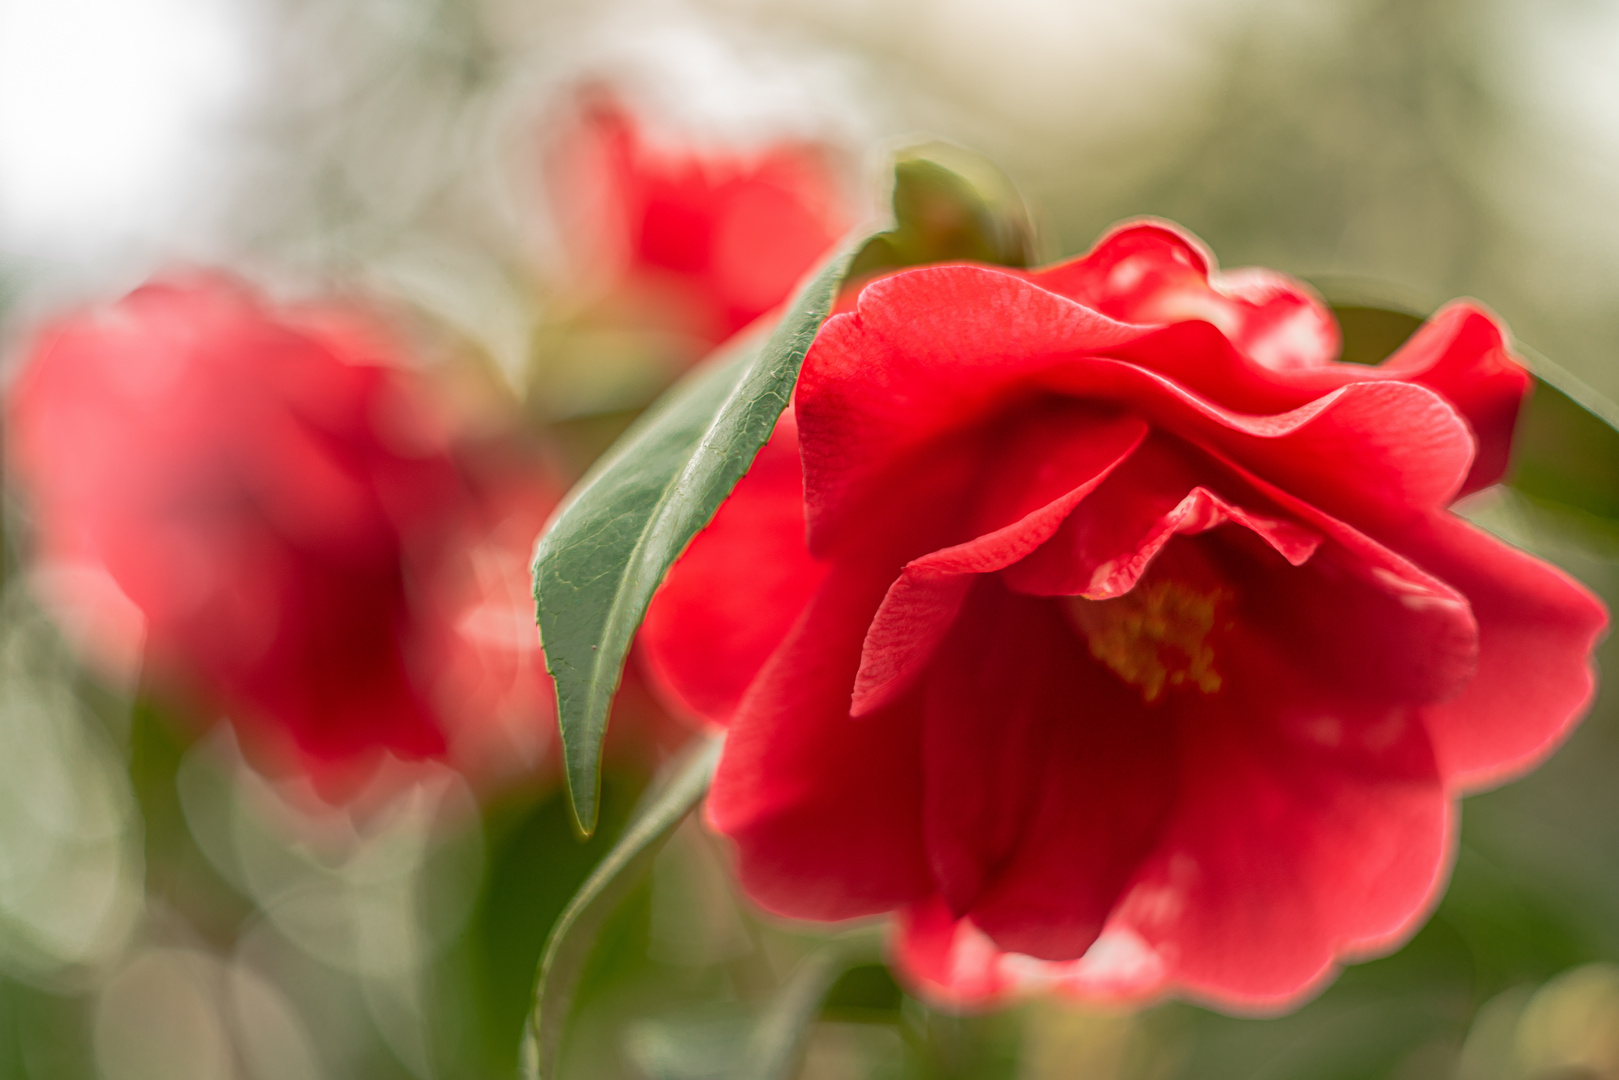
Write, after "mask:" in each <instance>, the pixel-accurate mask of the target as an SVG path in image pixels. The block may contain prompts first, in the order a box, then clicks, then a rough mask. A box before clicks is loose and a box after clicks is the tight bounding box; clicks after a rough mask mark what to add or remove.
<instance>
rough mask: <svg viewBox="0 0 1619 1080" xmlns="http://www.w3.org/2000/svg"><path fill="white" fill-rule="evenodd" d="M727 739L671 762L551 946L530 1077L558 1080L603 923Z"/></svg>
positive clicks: (539, 990)
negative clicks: (575, 1004)
mask: <svg viewBox="0 0 1619 1080" xmlns="http://www.w3.org/2000/svg"><path fill="white" fill-rule="evenodd" d="M723 741H724V740H723V739H722V738H721V737H719V736H705V737H701V738H699V739H697V740H696V741H695V743H694V745H693V746H692V747H691V748H690V749H689V750H687V751H686V752H685V753H684V754H683V755H682V756H681V757H680V758H678V759H677V760H676V761H674V762H672V763H671V764H670V766H669V768H668V770H667V772H666V773H665V776H664V778H663V779H662V780H661V782H659V783H657V784H656V785H655V786H654V788H653V789H652V790H651V791H649V792H648V794H647V796H646V798H645V800H644V804H643V807H642V809H641V810H640V812H639V813H637V814H636V816H635V819H634V820H633V821H632V822H631V823H630V825H629V827H628V828H627V829H625V830H624V836H623V837H622V838H621V839H620V840H619V842H618V843H617V844H615V845H614V846H613V850H612V851H610V852H608V853H607V857H606V858H604V859H603V860H602V861H601V864H600V865H598V866H597V867H596V869H595V871H594V872H592V873H591V875H590V877H589V878H587V879H586V880H585V883H584V885H583V886H581V887H580V889H579V892H578V893H577V894H575V896H574V898H573V900H572V901H570V902H569V904H568V906H567V908H566V909H565V910H564V911H563V912H562V916H561V917H560V918H559V919H557V923H556V926H555V927H554V928H553V929H552V931H551V936H550V938H549V939H548V940H547V941H546V944H545V958H544V959H543V960H542V961H541V962H540V975H539V979H538V981H537V982H536V984H535V987H534V1012H533V1014H532V1015H531V1016H530V1017H529V1026H528V1031H527V1032H526V1033H525V1035H524V1039H523V1074H524V1075H525V1076H526V1077H528V1078H530V1080H553V1078H554V1077H555V1075H556V1066H557V1061H558V1059H559V1057H560V1054H561V1050H562V1037H563V1034H564V1031H565V1029H566V1026H567V1022H568V1013H569V1006H570V1004H571V1002H572V1000H573V993H574V990H575V988H576V987H577V986H578V985H579V977H580V975H582V974H583V972H584V968H585V962H586V961H587V960H588V959H589V958H590V953H591V950H592V948H593V947H594V946H595V943H596V936H597V933H598V932H599V931H600V929H601V926H602V923H603V922H605V921H606V919H607V916H608V915H610V914H611V913H612V911H613V908H614V907H615V906H616V905H617V904H618V902H619V900H621V899H622V898H623V896H624V894H625V893H626V892H627V891H628V890H629V888H630V887H631V886H632V885H633V884H634V883H635V882H636V881H637V880H639V878H640V877H641V875H642V874H644V873H645V872H646V871H647V869H648V868H649V867H650V866H651V865H652V860H653V858H654V857H655V856H656V855H657V854H658V851H659V850H660V849H661V848H662V847H663V845H664V843H665V842H666V841H667V840H668V839H669V837H670V836H671V835H672V834H673V833H674V831H675V829H676V828H677V827H678V826H679V825H680V823H681V822H682V821H683V820H685V817H686V815H687V814H689V813H690V812H691V810H692V808H693V807H695V806H696V805H697V804H698V802H700V801H701V800H702V798H703V794H704V793H705V792H706V791H708V784H709V781H710V780H711V779H712V778H713V776H714V766H715V764H716V763H718V761H719V757H720V747H721V745H722V744H723Z"/></svg>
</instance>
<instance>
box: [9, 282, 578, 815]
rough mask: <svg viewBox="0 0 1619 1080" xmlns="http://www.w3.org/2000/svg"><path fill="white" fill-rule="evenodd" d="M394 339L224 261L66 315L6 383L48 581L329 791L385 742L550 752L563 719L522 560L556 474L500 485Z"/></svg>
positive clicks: (421, 747)
mask: <svg viewBox="0 0 1619 1080" xmlns="http://www.w3.org/2000/svg"><path fill="white" fill-rule="evenodd" d="M390 351H391V350H390V346H389V345H388V344H387V343H385V342H384V341H383V340H382V338H381V337H380V336H379V335H375V334H371V333H368V332H366V331H365V330H364V329H363V324H362V323H361V322H359V321H358V320H356V319H353V318H349V317H346V316H344V315H342V314H341V313H336V314H334V313H332V312H325V313H320V312H278V311H274V310H271V309H270V308H268V307H267V306H266V305H265V304H264V303H263V302H261V301H260V300H259V299H257V298H256V297H255V296H254V295H253V294H252V293H251V292H249V291H248V290H247V289H246V288H244V287H243V286H241V285H239V284H237V283H234V282H232V281H229V280H226V279H224V278H219V277H205V278H200V279H194V280H190V281H185V282H180V283H172V284H156V285H149V286H147V287H145V288H142V289H139V290H137V291H136V292H134V293H132V294H131V295H130V296H128V297H126V298H125V299H123V300H122V301H120V302H118V303H116V304H114V305H111V306H109V307H105V308H101V309H96V310H90V311H86V312H81V313H78V314H75V315H72V316H69V317H67V318H65V319H63V320H61V321H59V322H58V323H56V324H55V325H54V326H52V327H50V328H48V329H47V330H46V331H45V332H44V333H43V334H42V335H41V336H40V337H39V339H38V341H37V344H36V345H35V347H34V349H33V351H32V353H31V355H30V356H29V357H28V358H27V362H26V363H25V365H24V366H23V368H22V370H21V372H20V373H19V376H18V378H17V380H16V381H15V383H14V384H13V386H12V387H11V390H10V393H9V396H8V400H7V403H6V404H7V435H8V441H9V446H8V450H9V455H8V456H9V462H8V464H9V466H10V468H11V470H12V475H13V479H14V480H15V481H16V482H17V483H18V484H19V486H20V487H21V488H22V489H23V491H24V492H25V494H26V496H27V502H28V505H29V506H30V508H31V510H32V516H33V521H34V526H35V532H36V546H37V552H36V555H37V559H36V567H37V572H38V579H39V580H40V582H41V584H42V586H43V588H44V591H46V592H47V594H48V596H47V599H48V600H49V601H51V602H52V606H53V607H54V608H56V610H58V611H59V612H61V613H63V615H64V618H65V620H66V621H67V622H68V623H69V624H70V625H69V629H70V630H72V629H74V627H75V626H76V627H77V628H78V629H80V630H81V631H88V632H87V633H80V634H79V635H78V636H79V637H80V639H81V641H82V643H83V644H84V646H85V647H86V648H87V649H88V650H89V652H90V653H91V655H92V659H94V660H96V661H99V662H101V663H103V664H113V665H116V664H117V663H119V662H120V661H121V660H124V659H127V658H128V657H130V656H132V655H137V654H140V653H142V652H144V658H145V677H146V679H147V680H148V682H149V683H150V684H151V685H152V686H153V687H154V688H156V689H159V690H161V691H162V692H164V693H165V694H168V695H170V696H174V697H176V698H178V699H180V700H182V701H184V702H185V703H186V704H187V705H188V706H190V707H191V708H192V709H193V710H195V711H198V712H200V713H202V714H204V715H206V714H207V713H208V712H214V713H222V714H224V715H225V716H227V717H228V718H229V719H230V720H231V721H232V722H233V723H234V724H235V725H236V727H237V729H238V733H239V735H240V736H241V739H242V742H243V744H244V746H245V748H246V749H247V750H248V752H249V753H250V755H253V756H254V757H255V759H256V760H257V761H258V762H259V763H260V764H261V765H263V766H266V767H268V768H270V769H271V770H272V771H282V770H286V769H289V768H291V769H297V770H301V771H304V772H307V773H309V774H310V775H311V776H312V777H313V778H314V779H315V780H316V781H317V782H318V783H321V784H323V785H325V786H326V787H327V788H328V789H334V788H340V787H342V786H344V785H346V784H348V783H350V782H351V781H353V780H355V779H358V778H362V777H363V776H364V775H365V774H366V772H367V771H368V770H369V769H370V768H371V767H372V766H373V765H374V764H375V763H376V762H377V761H379V760H381V757H382V755H383V753H384V752H386V753H390V754H392V755H394V756H396V757H398V758H400V759H404V760H419V759H426V758H446V759H450V760H452V761H456V760H458V759H459V758H461V757H464V756H467V755H469V754H470V756H471V757H473V758H476V759H489V758H496V759H504V760H505V761H506V762H508V764H509V763H510V762H511V761H512V760H514V759H516V760H519V761H522V760H526V761H527V763H528V765H529V766H532V765H533V764H535V763H536V759H537V758H538V756H539V754H540V752H541V750H542V749H543V747H544V746H545V745H546V742H547V740H548V738H549V736H548V729H549V726H550V723H551V704H550V686H549V679H548V678H547V677H546V676H545V674H544V666H543V662H542V660H541V657H540V653H539V644H538V639H537V635H536V634H535V631H534V628H533V621H532V615H531V608H530V605H529V602H528V586H527V579H528V575H527V571H526V560H527V553H528V545H529V543H530V540H531V538H532V536H533V534H534V532H535V531H537V528H538V524H539V522H540V521H542V520H543V518H544V517H545V515H546V514H547V513H548V512H549V510H550V508H551V506H552V504H553V503H554V492H553V489H552V488H551V487H550V485H549V483H548V482H546V480H545V479H544V477H543V474H541V473H538V472H536V471H535V470H533V469H512V468H507V470H506V472H505V474H504V475H502V476H500V477H499V479H498V481H496V482H494V483H493V484H491V482H490V480H489V478H488V477H486V476H485V475H483V471H480V469H479V468H475V467H474V465H475V463H473V462H469V461H468V460H466V456H465V455H464V454H461V453H460V452H459V450H458V448H457V445H456V441H455V439H454V432H453V431H452V428H451V425H450V423H449V422H448V421H447V419H446V418H445V417H444V416H443V415H440V414H439V413H438V412H436V411H435V408H434V407H433V401H432V398H431V397H430V395H429V394H428V393H427V392H426V390H425V388H424V386H423V385H421V383H420V382H419V378H418V376H416V375H414V374H412V373H411V372H409V371H406V370H404V369H403V368H401V367H400V366H398V365H397V364H396V363H395V362H394V357H393V356H392V355H390ZM485 471H486V470H485ZM142 638H144V643H143V642H142ZM491 744H498V745H501V746H503V747H504V749H503V750H501V751H496V750H494V749H492V745H491Z"/></svg>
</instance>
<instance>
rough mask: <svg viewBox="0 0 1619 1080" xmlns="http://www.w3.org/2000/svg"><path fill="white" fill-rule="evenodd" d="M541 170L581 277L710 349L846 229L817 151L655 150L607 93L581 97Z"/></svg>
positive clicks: (761, 309)
mask: <svg viewBox="0 0 1619 1080" xmlns="http://www.w3.org/2000/svg"><path fill="white" fill-rule="evenodd" d="M548 164H549V171H550V174H551V178H552V186H553V191H554V199H555V203H556V211H557V214H558V217H559V219H561V225H562V228H563V231H564V234H565V239H566V240H567V242H568V244H569V246H570V248H571V249H572V250H573V252H574V254H575V257H576V259H577V261H578V263H579V264H580V266H581V267H582V268H583V272H584V273H585V274H587V275H589V276H593V277H595V278H598V279H600V280H602V281H603V282H604V283H605V286H606V287H607V288H608V289H610V290H618V291H627V292H630V293H634V294H638V295H639V296H640V297H641V299H642V300H643V301H644V303H643V305H642V306H644V307H645V308H647V309H648V310H649V311H651V312H652V317H653V318H655V319H662V320H665V321H668V322H670V323H672V325H671V326H670V327H669V328H670V329H673V330H677V331H680V332H682V333H685V334H689V335H691V336H692V337H694V338H697V339H699V340H702V341H706V342H708V343H710V344H713V343H718V342H719V341H722V340H724V339H725V338H727V337H729V336H730V335H731V334H733V333H735V332H736V331H737V330H739V329H741V328H742V327H743V326H746V325H747V324H748V323H750V322H752V321H753V320H754V319H756V318H758V317H759V316H760V315H762V314H764V313H765V312H766V311H769V310H771V309H772V308H774V307H775V306H776V305H778V304H780V303H781V302H782V301H783V300H785V299H786V298H787V295H788V293H789V292H790V291H791V290H792V288H793V286H794V285H795V284H796V283H797V282H798V279H799V278H800V277H802V276H803V274H804V273H805V272H806V271H807V270H809V269H810V268H811V267H812V266H813V265H814V264H815V262H816V260H817V259H818V258H820V256H821V255H823V254H824V253H825V252H826V251H827V250H828V248H830V247H831V245H832V244H833V243H834V242H835V241H836V240H837V239H838V237H839V236H840V235H841V234H842V233H843V231H844V230H845V229H846V228H847V227H848V225H849V224H850V220H849V211H848V207H847V205H846V202H845V199H844V197H843V194H842V191H841V190H840V185H839V183H838V178H837V175H836V171H835V169H834V167H833V163H832V160H831V158H830V157H829V155H828V153H827V152H826V151H825V150H824V149H823V148H820V147H816V146H813V145H809V144H804V143H777V144H774V145H771V146H768V147H765V148H763V149H760V150H758V151H755V152H744V151H741V150H717V149H709V148H703V147H699V146H696V145H692V144H682V143H677V142H664V141H660V140H658V139H656V138H653V137H652V136H651V135H650V134H649V133H648V131H647V130H646V129H645V128H644V127H643V125H642V124H641V123H640V122H639V121H638V120H637V119H636V118H635V117H634V116H633V115H632V114H631V113H630V112H629V111H628V110H627V109H626V108H624V106H622V105H621V104H620V103H618V102H617V101H616V100H615V99H613V98H612V97H611V96H609V95H608V94H607V93H606V92H604V91H592V92H588V93H586V94H584V95H582V100H581V106H580V109H579V113H578V117H577V119H576V120H575V121H574V123H573V124H572V125H571V127H570V129H569V130H568V131H567V133H566V134H564V135H563V136H562V137H561V138H560V139H559V140H558V141H557V142H556V144H555V146H554V147H553V150H552V152H551V156H550V160H549V162H548Z"/></svg>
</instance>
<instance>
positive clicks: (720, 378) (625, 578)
mask: <svg viewBox="0 0 1619 1080" xmlns="http://www.w3.org/2000/svg"><path fill="white" fill-rule="evenodd" d="M894 208H895V224H894V226H893V228H891V229H890V230H888V231H887V232H884V233H881V234H877V235H875V236H873V235H869V234H865V235H861V236H860V237H859V238H858V239H856V240H854V241H852V242H850V243H848V244H846V245H845V246H844V247H843V248H842V249H841V250H840V251H839V252H838V253H837V254H835V255H833V256H832V257H831V258H830V259H828V260H827V262H826V263H825V264H824V265H823V266H822V268H821V269H820V271H819V272H818V273H816V274H815V275H814V276H813V277H812V278H811V279H810V280H809V281H808V282H807V283H806V284H805V285H804V286H803V287H802V288H801V289H800V290H799V292H798V295H797V296H795V297H794V298H793V300H792V301H791V303H789V304H788V306H787V309H786V312H785V314H783V315H782V317H781V321H780V322H779V323H778V324H777V325H776V327H775V330H774V332H773V333H771V334H770V336H769V338H768V340H765V341H763V343H762V344H761V343H760V339H759V337H757V336H750V337H749V338H748V339H747V340H743V341H739V342H736V343H734V344H733V345H731V346H729V347H727V348H726V349H725V350H723V355H719V356H716V357H715V358H714V359H713V360H711V361H710V362H709V363H707V364H704V365H703V366H702V367H701V368H700V369H698V370H696V371H694V372H693V373H692V374H691V375H690V376H688V377H687V378H686V379H684V380H682V381H681V382H680V383H679V384H677V385H676V386H675V387H674V388H673V389H672V390H671V391H670V392H669V393H668V394H667V395H665V397H664V398H663V399H662V400H661V401H660V402H658V403H657V404H655V405H654V406H653V407H652V409H651V410H649V411H648V412H647V413H646V414H645V415H644V416H643V417H642V418H641V419H640V420H638V421H637V422H636V423H635V424H634V425H633V426H632V427H631V428H630V429H629V430H628V431H626V432H625V433H624V435H623V436H622V437H621V438H620V439H619V440H618V442H616V443H615V444H614V445H613V447H612V449H610V450H609V451H608V452H607V454H606V455H605V456H604V457H603V458H602V460H601V461H599V462H598V463H597V464H596V466H595V467H594V468H593V469H592V470H591V471H590V473H589V474H588V475H587V476H586V477H585V478H584V479H583V480H582V481H580V483H579V486H578V487H577V488H575V490H574V493H573V495H572V496H571V497H570V499H569V500H568V502H567V504H566V505H565V506H564V507H563V508H562V510H561V511H560V513H559V514H558V515H557V517H556V518H555V520H554V521H553V522H552V524H551V527H550V528H549V530H548V531H547V532H546V534H545V535H544V536H543V537H542V538H541V539H540V543H539V546H538V548H537V550H536V552H535V565H534V598H535V602H536V604H537V606H538V610H539V623H540V637H541V640H542V641H543V642H544V644H545V657H546V664H547V665H548V667H549V668H550V671H551V675H552V677H553V678H554V679H555V681H556V690H557V722H558V725H559V727H560V728H561V732H562V746H563V759H564V766H565V775H566V777H567V782H568V792H569V795H570V797H571V798H572V806H573V810H574V814H575V818H576V820H577V822H578V825H579V828H580V831H581V832H583V833H584V834H585V835H589V834H590V832H591V830H592V829H594V828H595V823H596V815H597V803H598V799H599V793H598V784H599V772H600V765H601V747H602V739H603V737H604V736H605V734H606V729H607V717H608V709H609V707H610V705H611V703H612V698H613V694H614V692H615V691H616V690H617V689H618V682H619V678H620V676H621V674H622V672H623V667H624V658H625V656H626V654H627V653H628V651H629V648H630V643H631V641H632V640H633V639H634V636H635V630H636V628H637V627H638V626H640V624H641V620H642V619H643V618H644V617H645V615H646V608H647V604H648V603H650V602H651V600H652V594H653V592H654V591H656V589H657V587H658V585H659V583H660V582H662V580H663V576H664V574H665V573H666V572H667V571H668V569H669V567H670V566H671V565H672V564H673V563H674V561H675V559H676V558H678V557H679V555H680V553H681V552H682V551H683V550H685V547H686V545H687V544H688V543H689V542H690V541H691V538H692V537H693V536H694V535H695V534H696V533H697V531H698V530H699V529H701V528H702V527H703V526H704V525H706V524H707V523H708V521H709V519H711V518H712V517H713V516H714V512H715V510H717V509H718V508H719V505H720V503H721V502H723V501H724V499H725V497H726V496H727V495H729V494H730V492H731V489H732V488H733V487H735V486H736V482H737V481H738V480H739V479H741V477H742V475H743V474H744V473H745V472H747V470H748V466H749V465H750V464H751V463H752V461H753V458H754V455H756V454H757V453H758V451H759V447H761V446H762V445H764V442H765V440H766V439H767V438H769V436H770V432H771V430H772V429H773V428H774V427H775V423H776V418H777V417H778V416H780V415H781V411H782V409H784V408H785V407H786V405H787V402H788V401H789V400H790V399H791V397H792V392H793V385H794V384H795V383H796V382H797V379H798V371H799V367H800V366H801V365H802V364H803V361H804V354H805V353H806V352H807V351H808V350H809V346H810V342H811V341H812V340H813V339H814V337H815V332H816V331H817V330H818V329H819V328H820V325H821V323H822V321H824V320H825V318H826V316H827V313H828V312H829V311H830V310H831V307H832V303H833V300H834V298H835V296H836V293H837V290H838V288H839V286H840V285H841V284H842V283H843V282H844V280H845V279H846V278H847V277H848V276H849V275H850V274H851V273H855V272H856V271H851V265H853V266H856V267H858V271H857V272H858V273H859V274H862V275H864V274H870V273H876V272H879V271H881V270H883V269H892V268H895V267H899V266H906V265H911V264H914V263H918V262H928V261H936V260H940V259H966V258H970V259H980V260H985V261H990V262H999V263H1007V264H1011V265H1023V264H1025V263H1026V262H1027V261H1028V258H1029V256H1030V253H1031V251H1032V248H1033V242H1032V240H1031V231H1030V228H1029V220H1028V214H1027V212H1026V210H1025V209H1024V206H1023V202H1022V200H1021V199H1020V198H1019V197H1018V195H1017V192H1016V190H1015V189H1014V188H1013V187H1012V185H1011V182H1010V181H1008V180H1007V179H1006V178H1005V176H1004V175H1002V174H1001V173H1000V172H999V171H998V170H996V169H995V168H994V166H992V165H990V164H989V163H988V162H987V161H985V160H984V159H983V158H980V157H978V156H976V155H973V154H970V153H969V152H967V151H965V150H961V149H959V148H956V147H951V146H948V145H946V144H942V143H935V144H928V145H926V146H923V147H917V148H914V149H912V150H908V151H905V152H903V153H901V155H900V156H899V157H898V159H897V160H896V163H895V166H894Z"/></svg>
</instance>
